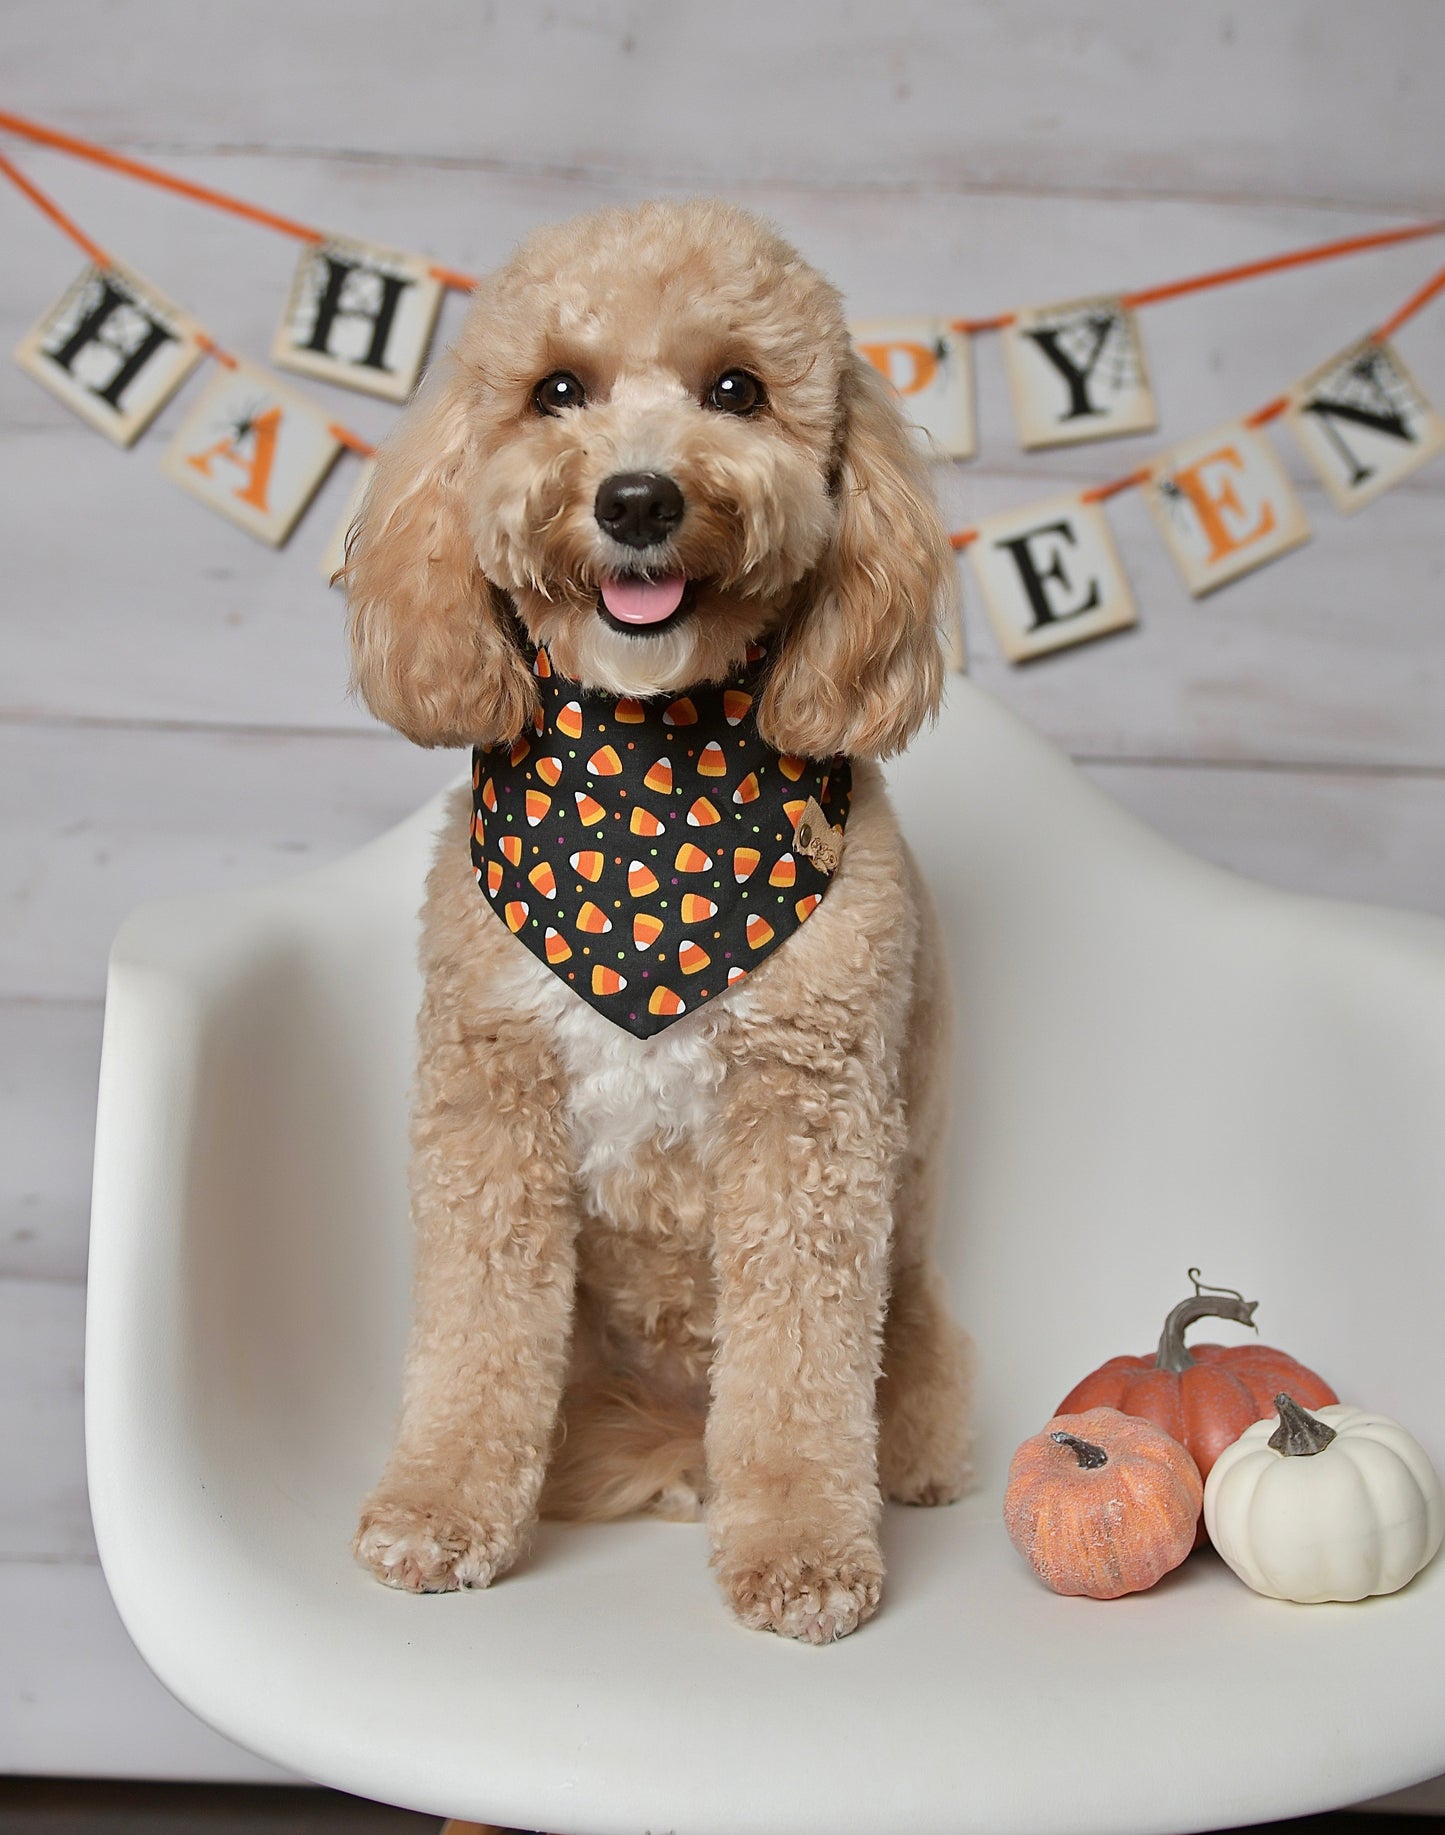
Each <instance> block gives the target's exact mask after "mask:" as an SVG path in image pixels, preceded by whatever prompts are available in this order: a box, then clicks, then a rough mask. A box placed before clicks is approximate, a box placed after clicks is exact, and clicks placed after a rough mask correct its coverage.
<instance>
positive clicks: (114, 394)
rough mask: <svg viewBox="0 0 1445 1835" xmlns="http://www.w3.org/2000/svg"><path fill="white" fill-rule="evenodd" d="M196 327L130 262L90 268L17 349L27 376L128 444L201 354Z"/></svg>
mask: <svg viewBox="0 0 1445 1835" xmlns="http://www.w3.org/2000/svg"><path fill="white" fill-rule="evenodd" d="M197 329H198V327H197V326H196V323H195V321H194V320H193V319H191V318H189V317H188V316H187V315H186V314H185V313H184V312H182V311H181V310H180V308H179V307H178V306H173V305H172V304H171V302H170V301H169V300H168V299H167V298H166V296H165V295H164V294H163V293H160V292H158V291H157V290H156V289H155V288H154V287H153V286H151V285H150V283H149V282H148V281H144V280H142V279H141V278H140V276H139V275H138V274H132V273H131V271H130V270H129V269H128V268H124V267H120V266H118V265H117V266H113V267H109V268H106V269H104V270H102V269H100V268H96V267H87V268H85V269H84V270H83V271H82V273H81V275H80V278H79V279H78V280H76V281H74V282H73V283H72V284H71V286H70V287H69V288H68V289H67V291H66V292H65V293H64V294H63V295H62V297H61V298H60V299H59V300H57V301H56V303H55V304H54V305H53V306H52V307H51V308H50V310H49V311H48V312H47V313H46V314H45V316H44V317H43V318H42V319H41V320H40V322H39V323H38V324H37V325H34V326H32V327H31V329H30V330H29V331H28V332H27V333H26V335H25V337H24V338H23V339H22V340H21V342H20V344H19V346H18V347H17V349H16V351H15V361H16V362H17V363H18V364H19V365H20V367H21V369H23V370H24V371H25V372H26V374H27V375H30V376H33V377H34V378H35V380H36V381H37V382H38V383H40V384H41V385H42V386H43V387H45V388H47V389H49V391H50V393H51V394H52V395H54V396H55V397H56V399H57V400H59V401H63V402H64V403H65V405H66V407H67V408H70V409H73V410H74V412H75V413H76V414H78V415H79V416H80V417H81V419H82V420H84V421H87V422H88V423H89V424H90V425H91V426H92V427H94V428H95V429H96V431H97V432H99V433H103V434H104V435H105V436H106V438H107V439H111V440H114V441H115V443H116V444H117V446H129V445H131V444H133V442H134V441H135V440H136V439H137V437H138V436H139V435H140V434H141V433H142V432H143V431H144V429H145V428H146V427H148V426H149V425H150V423H151V422H152V421H153V420H154V419H155V417H156V415H157V414H159V413H160V411H161V409H162V408H163V407H164V406H165V405H166V403H167V402H168V401H169V400H170V398H171V396H172V395H174V394H175V392H176V390H177V389H178V388H179V387H180V386H181V384H182V383H183V382H184V381H185V379H186V377H187V376H189V375H190V373H191V371H192V370H193V369H194V368H195V367H196V364H197V363H198V362H199V361H200V359H201V347H200V345H199V344H197V343H196V340H195V333H196V331H197Z"/></svg>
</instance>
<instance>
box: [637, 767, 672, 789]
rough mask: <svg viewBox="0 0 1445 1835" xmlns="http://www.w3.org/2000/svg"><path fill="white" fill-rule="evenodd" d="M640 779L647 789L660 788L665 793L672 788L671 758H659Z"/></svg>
mask: <svg viewBox="0 0 1445 1835" xmlns="http://www.w3.org/2000/svg"><path fill="white" fill-rule="evenodd" d="M642 781H643V783H644V784H646V785H647V787H648V789H649V790H660V791H661V792H662V793H663V794H664V795H666V794H667V792H668V791H669V790H671V789H672V760H671V759H670V758H659V759H658V761H657V763H656V764H655V765H653V767H652V769H651V770H650V771H649V772H648V773H647V776H646V777H644V778H643V780H642Z"/></svg>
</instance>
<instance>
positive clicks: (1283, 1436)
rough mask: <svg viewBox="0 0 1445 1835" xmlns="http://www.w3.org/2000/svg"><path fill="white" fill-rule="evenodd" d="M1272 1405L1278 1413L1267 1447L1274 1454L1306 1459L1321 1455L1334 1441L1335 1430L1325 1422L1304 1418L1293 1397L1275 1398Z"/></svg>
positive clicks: (1308, 1415) (1312, 1416)
mask: <svg viewBox="0 0 1445 1835" xmlns="http://www.w3.org/2000/svg"><path fill="white" fill-rule="evenodd" d="M1274 1405H1275V1407H1276V1408H1277V1409H1278V1410H1279V1426H1278V1427H1277V1428H1275V1430H1274V1432H1273V1433H1272V1434H1271V1435H1270V1437H1269V1444H1270V1445H1271V1446H1272V1447H1273V1448H1274V1450H1275V1451H1276V1452H1277V1453H1284V1454H1286V1455H1287V1456H1288V1457H1290V1458H1292V1459H1309V1458H1312V1457H1313V1456H1314V1454H1316V1453H1322V1452H1323V1451H1324V1450H1325V1448H1326V1447H1327V1446H1328V1445H1329V1443H1330V1441H1331V1440H1333V1439H1334V1438H1335V1430H1334V1428H1333V1427H1331V1426H1330V1424H1329V1422H1328V1421H1321V1420H1320V1419H1319V1418H1318V1417H1317V1416H1315V1415H1312V1414H1307V1413H1306V1412H1305V1410H1304V1409H1303V1408H1301V1407H1300V1405H1299V1403H1298V1402H1297V1401H1295V1399H1294V1397H1293V1396H1289V1395H1277V1396H1276V1397H1275V1398H1274Z"/></svg>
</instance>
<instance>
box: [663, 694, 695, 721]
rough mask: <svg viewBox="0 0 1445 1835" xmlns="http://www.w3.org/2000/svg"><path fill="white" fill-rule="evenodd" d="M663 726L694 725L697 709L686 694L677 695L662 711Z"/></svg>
mask: <svg viewBox="0 0 1445 1835" xmlns="http://www.w3.org/2000/svg"><path fill="white" fill-rule="evenodd" d="M662 724H663V725H664V726H696V725H697V709H696V708H695V707H694V706H693V704H692V702H691V701H689V700H688V698H687V696H686V695H679V696H678V698H677V700H675V701H674V702H673V703H672V705H671V706H670V707H668V708H666V709H664V711H663V715H662Z"/></svg>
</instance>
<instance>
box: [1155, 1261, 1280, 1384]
mask: <svg viewBox="0 0 1445 1835" xmlns="http://www.w3.org/2000/svg"><path fill="white" fill-rule="evenodd" d="M1189 1278H1190V1280H1191V1281H1193V1283H1194V1292H1193V1293H1192V1294H1190V1296H1189V1298H1188V1299H1187V1300H1181V1301H1180V1302H1179V1304H1178V1305H1177V1306H1176V1307H1175V1308H1174V1310H1173V1312H1172V1313H1170V1315H1169V1317H1168V1318H1167V1319H1166V1320H1165V1321H1164V1330H1163V1331H1162V1332H1161V1333H1160V1334H1159V1349H1158V1351H1157V1353H1156V1354H1155V1358H1154V1368H1155V1369H1156V1370H1171V1371H1173V1373H1174V1374H1175V1375H1176V1376H1177V1375H1178V1374H1179V1373H1180V1371H1182V1370H1192V1369H1193V1367H1194V1359H1193V1358H1192V1357H1191V1356H1190V1355H1189V1350H1188V1347H1187V1346H1186V1345H1185V1343H1184V1334H1185V1332H1186V1331H1187V1330H1188V1328H1189V1327H1190V1326H1191V1325H1193V1323H1194V1321H1195V1320H1196V1319H1233V1320H1234V1322H1235V1324H1236V1325H1249V1326H1253V1325H1254V1311H1255V1308H1256V1307H1257V1306H1258V1305H1259V1301H1258V1300H1246V1299H1244V1298H1243V1297H1242V1296H1241V1295H1239V1294H1237V1293H1236V1292H1235V1291H1234V1289H1233V1288H1231V1287H1217V1288H1215V1289H1214V1290H1213V1291H1212V1292H1211V1291H1209V1290H1208V1289H1206V1288H1202V1287H1201V1286H1200V1282H1199V1270H1198V1269H1197V1268H1191V1269H1190V1270H1189ZM1256 1329H1257V1328H1256Z"/></svg>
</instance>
